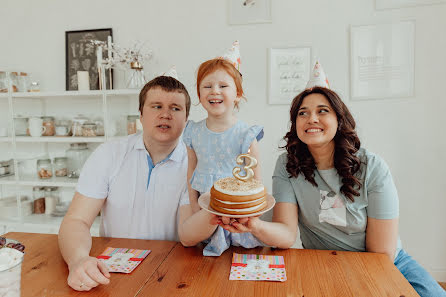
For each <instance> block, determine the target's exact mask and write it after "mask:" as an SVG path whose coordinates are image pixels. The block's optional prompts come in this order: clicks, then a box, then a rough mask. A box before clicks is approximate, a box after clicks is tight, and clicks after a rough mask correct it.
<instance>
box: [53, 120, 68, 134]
mask: <svg viewBox="0 0 446 297" xmlns="http://www.w3.org/2000/svg"><path fill="white" fill-rule="evenodd" d="M54 132H55V135H56V136H68V135H70V121H67V120H58V121H56V122H55V131H54Z"/></svg>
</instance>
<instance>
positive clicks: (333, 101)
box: [223, 87, 446, 297]
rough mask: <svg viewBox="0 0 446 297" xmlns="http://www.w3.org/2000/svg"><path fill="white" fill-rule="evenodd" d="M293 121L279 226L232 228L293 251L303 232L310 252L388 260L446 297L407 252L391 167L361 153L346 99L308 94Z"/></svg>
mask: <svg viewBox="0 0 446 297" xmlns="http://www.w3.org/2000/svg"><path fill="white" fill-rule="evenodd" d="M290 121H291V124H292V125H291V128H290V131H289V132H288V133H287V134H286V135H285V137H284V139H285V140H286V142H287V144H286V145H285V148H286V150H287V152H286V153H284V154H282V155H281V156H280V157H279V159H278V160H277V163H276V168H275V171H274V175H273V196H274V197H275V198H276V201H277V204H276V206H275V208H274V215H273V222H265V221H262V220H260V219H259V218H257V217H253V218H249V219H243V220H242V219H239V222H233V223H232V224H231V225H224V228H225V229H227V230H229V231H231V232H251V233H252V234H253V235H254V236H256V237H257V238H258V239H259V240H261V241H263V242H264V243H265V244H267V245H271V246H277V247H280V248H289V247H291V245H293V244H294V242H295V240H296V235H297V226H299V230H300V237H301V241H302V245H303V247H304V248H308V249H325V250H327V249H330V250H343V251H356V252H358V251H359V252H361V251H367V252H376V253H384V254H386V255H387V256H388V257H389V258H390V259H391V260H392V261H393V262H394V263H395V265H396V267H397V268H398V269H399V270H400V271H401V273H402V274H403V275H404V276H405V277H406V279H407V280H408V281H409V282H410V283H411V285H412V286H413V287H414V289H415V290H416V291H417V292H418V294H419V295H420V296H422V297H426V296H436V297H439V296H446V292H445V291H444V290H443V289H442V288H441V287H440V286H439V285H438V283H437V282H436V281H435V280H434V279H433V278H432V277H431V276H430V275H429V274H428V273H427V272H426V271H425V270H424V269H423V268H422V267H421V266H420V265H419V264H418V263H417V262H416V261H415V260H413V259H412V258H411V257H410V256H409V255H408V254H407V253H406V252H405V251H404V250H403V249H402V248H401V242H400V240H399V237H398V215H399V213H398V195H397V191H396V188H395V185H394V183H393V180H392V176H391V174H390V171H389V168H388V166H387V165H386V163H385V162H384V161H383V160H382V159H381V158H380V157H379V156H377V155H375V154H373V153H371V152H369V151H367V150H366V149H364V148H361V145H360V141H359V138H358V136H357V134H356V131H355V126H356V124H355V120H354V119H353V117H352V115H351V114H350V112H349V110H348V108H347V106H346V105H345V104H344V103H343V102H342V100H341V99H340V98H339V96H338V95H337V94H336V93H335V92H333V91H331V90H330V89H327V88H322V87H314V88H311V89H307V90H305V91H303V92H302V93H301V94H299V95H298V96H297V97H296V98H294V100H293V103H292V105H291V110H290ZM223 223H226V220H224V221H223Z"/></svg>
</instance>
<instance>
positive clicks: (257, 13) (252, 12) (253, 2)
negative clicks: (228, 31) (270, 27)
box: [227, 0, 272, 25]
mask: <svg viewBox="0 0 446 297" xmlns="http://www.w3.org/2000/svg"><path fill="white" fill-rule="evenodd" d="M227 1H228V23H229V25H248V24H257V23H271V22H272V17H271V0H227Z"/></svg>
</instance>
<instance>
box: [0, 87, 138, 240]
mask: <svg viewBox="0 0 446 297" xmlns="http://www.w3.org/2000/svg"><path fill="white" fill-rule="evenodd" d="M138 95H139V90H95V91H60V92H29V93H19V92H12V90H11V88H9V90H8V92H7V93H0V128H2V127H3V128H7V135H6V136H2V137H0V161H1V160H7V159H12V160H13V164H12V165H13V166H12V167H13V169H14V174H12V175H9V176H3V177H0V201H1V199H2V198H5V197H11V196H15V197H16V202H17V203H16V204H14V205H15V207H14V210H13V212H14V213H9V214H8V216H4V217H1V216H0V233H3V232H4V231H6V232H9V231H27V232H42V233H57V232H58V229H59V225H60V223H61V221H62V218H61V217H54V216H52V215H48V214H31V215H27V214H26V213H25V211H22V203H21V197H22V196H27V197H29V198H30V199H31V198H32V188H33V187H35V186H41V187H59V189H60V192H61V199H62V200H70V199H71V198H72V195H73V193H74V189H75V186H76V184H77V179H73V178H68V177H55V176H54V175H53V177H51V178H48V179H39V178H38V176H37V172H36V174H34V175H29V174H28V175H25V174H24V173H23V172H22V171H23V170H22V169H21V166H19V165H20V164H21V160H23V159H28V158H30V159H33V158H34V159H37V158H39V157H41V156H46V157H49V158H51V159H54V158H55V157H62V156H64V154H65V151H66V150H67V149H68V148H69V145H70V144H71V143H82V142H83V143H87V144H88V146H89V148H90V149H91V150H92V151H93V150H94V149H95V148H96V147H97V146H98V145H99V144H100V143H103V142H105V141H107V140H109V139H112V138H116V137H124V136H126V135H127V128H126V119H127V116H128V115H135V114H138ZM79 114H83V115H86V116H88V117H90V118H99V119H101V120H102V122H103V124H104V132H105V133H104V136H93V137H78V136H76V137H73V136H42V137H30V136H16V131H15V125H14V118H15V117H17V116H18V115H22V116H27V117H30V116H53V117H55V118H56V119H58V118H62V119H72V118H74V117H76V116H77V115H79ZM1 207H2V206H0V208H1ZM98 221H99V219H97V220H96V221H95V223H94V224H93V228H92V234H94V235H97V234H98V232H99V231H98V229H99V222H98ZM2 231H3V232H2Z"/></svg>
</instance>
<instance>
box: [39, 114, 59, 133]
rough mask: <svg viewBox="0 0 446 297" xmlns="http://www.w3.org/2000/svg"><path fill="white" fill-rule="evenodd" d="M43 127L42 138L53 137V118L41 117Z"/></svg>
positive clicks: (54, 129)
mask: <svg viewBox="0 0 446 297" xmlns="http://www.w3.org/2000/svg"><path fill="white" fill-rule="evenodd" d="M42 120H43V124H42V125H43V126H44V127H45V128H46V129H45V131H44V132H43V133H42V136H54V134H55V131H56V128H55V125H54V117H42Z"/></svg>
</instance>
